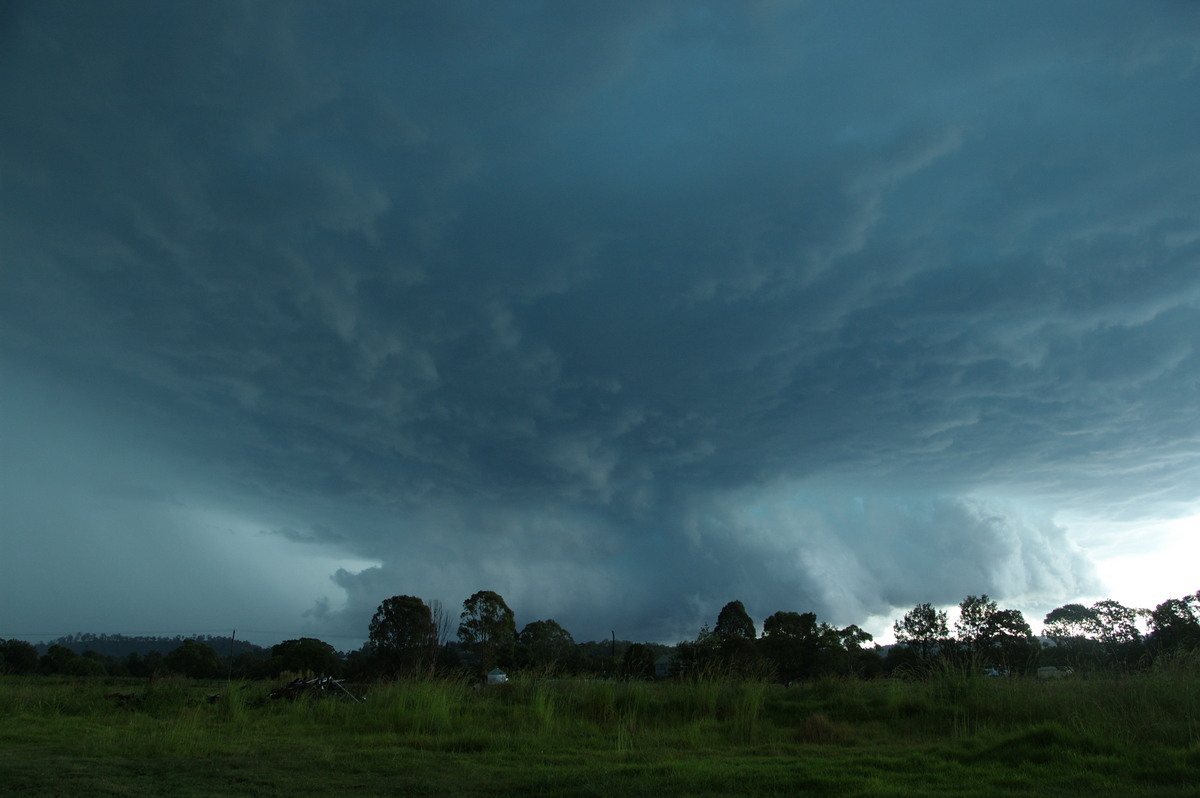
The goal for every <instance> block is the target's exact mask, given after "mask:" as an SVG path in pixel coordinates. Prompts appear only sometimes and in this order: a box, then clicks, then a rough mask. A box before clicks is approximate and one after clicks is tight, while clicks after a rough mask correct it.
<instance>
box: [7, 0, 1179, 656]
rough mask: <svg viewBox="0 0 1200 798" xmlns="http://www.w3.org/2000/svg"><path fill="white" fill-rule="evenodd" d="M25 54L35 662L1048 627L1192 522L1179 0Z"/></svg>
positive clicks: (466, 17) (770, 14)
mask: <svg viewBox="0 0 1200 798" xmlns="http://www.w3.org/2000/svg"><path fill="white" fill-rule="evenodd" d="M0 27H2V28H3V31H4V33H3V44H2V46H0V97H2V98H3V102H0V131H2V132H0V143H2V146H0V200H2V202H3V214H2V216H0V236H2V238H0V242H2V243H0V246H2V249H3V252H2V255H0V257H2V260H3V265H2V267H0V268H2V269H3V282H2V286H0V380H2V381H3V385H4V388H3V391H4V396H5V398H4V402H3V407H2V408H0V432H2V434H3V436H4V440H5V444H4V454H3V462H4V469H5V478H4V480H3V486H2V487H0V492H2V495H0V506H2V509H0V525H2V527H3V535H4V539H5V543H4V548H5V556H4V557H3V558H0V583H2V584H3V585H4V587H2V588H0V590H2V591H3V594H2V595H3V600H4V604H5V606H6V607H9V608H14V609H12V610H11V611H10V612H9V613H8V615H7V619H6V621H5V623H4V626H5V627H11V628H5V629H0V636H4V634H8V635H9V636H13V635H16V634H18V633H41V632H43V631H45V632H60V633H66V632H72V631H79V630H81V629H89V630H93V631H134V630H146V629H153V630H159V629H165V630H170V631H172V632H175V631H179V632H188V631H207V630H209V629H211V628H225V627H229V628H234V627H240V628H250V627H257V628H258V629H260V630H262V636H263V637H264V639H267V640H268V642H270V641H271V639H272V638H274V639H282V638H281V637H280V636H281V635H282V636H283V637H294V636H298V635H299V634H300V633H305V634H316V635H325V636H329V637H331V638H332V637H338V638H339V639H346V640H350V639H352V638H354V637H356V636H357V637H358V638H360V639H361V638H362V637H364V636H365V631H366V626H367V622H368V621H369V618H370V614H371V613H372V612H373V610H374V608H375V607H376V606H377V605H378V603H379V602H380V601H381V600H382V599H383V598H386V597H387V596H390V595H395V594H412V595H419V596H422V597H425V598H429V599H440V600H442V601H443V602H444V604H445V605H446V606H447V607H450V608H455V607H457V605H458V604H459V603H460V602H461V601H462V600H463V599H464V598H466V597H467V596H468V595H470V594H471V593H473V592H474V591H476V590H479V589H491V590H496V591H498V592H500V593H501V594H502V595H503V596H504V597H505V598H506V599H508V600H509V603H510V604H512V606H513V608H514V609H515V610H516V612H517V616H518V623H519V624H524V623H526V622H529V621H532V620H535V619H538V618H548V617H554V618H556V619H558V620H559V621H560V622H561V623H562V624H563V625H564V626H565V627H566V628H568V629H569V630H571V631H572V632H573V634H574V635H575V636H576V638H577V639H581V640H582V639H591V638H601V637H607V636H608V634H609V633H610V631H615V632H616V633H617V634H618V635H619V636H621V637H626V638H629V639H658V640H667V641H673V640H676V639H679V638H680V637H682V636H687V635H691V634H694V633H695V631H696V629H698V627H699V624H700V623H703V622H705V621H709V622H711V620H712V619H713V618H714V617H715V613H716V611H717V610H718V609H719V608H720V607H721V606H722V605H723V604H724V603H725V602H727V601H729V600H732V599H735V598H738V599H742V600H743V601H744V602H745V603H746V606H747V608H748V609H749V610H750V611H751V614H752V615H755V616H756V617H758V618H761V617H764V616H766V615H768V614H770V613H772V612H774V611H776V610H781V609H794V610H798V611H809V610H811V611H816V612H817V613H818V614H819V615H820V616H821V617H822V619H828V620H831V621H833V622H837V623H842V624H847V623H852V622H855V623H860V624H861V623H863V621H864V619H866V618H886V617H887V616H889V615H894V614H895V613H896V610H897V609H901V610H902V609H904V608H907V607H911V606H912V605H913V604H915V603H918V602H925V601H932V602H935V603H942V604H947V603H956V602H957V601H958V600H959V599H961V598H962V597H963V596H964V595H966V594H968V593H975V594H978V593H982V592H987V593H990V594H992V595H993V596H997V597H1001V598H1002V599H1004V600H1006V601H1008V602H1009V603H1012V604H1015V605H1017V606H1021V607H1024V608H1030V609H1040V610H1041V611H1043V612H1044V611H1045V609H1047V608H1049V607H1053V606H1056V605H1057V604H1061V603H1065V602H1067V601H1071V600H1075V599H1077V598H1079V597H1083V596H1099V595H1113V596H1114V597H1117V598H1120V597H1121V595H1122V593H1121V586H1120V585H1114V584H1108V583H1104V582H1102V581H1101V579H1100V578H1099V576H1098V575H1097V571H1096V559H1097V556H1098V552H1099V551H1100V548H1098V547H1101V545H1102V547H1103V551H1104V552H1105V554H1106V556H1107V555H1110V554H1112V553H1113V552H1119V551H1120V545H1119V543H1120V541H1119V539H1118V540H1115V541H1114V539H1112V537H1111V536H1109V537H1102V536H1100V533H1098V532H1097V533H1095V534H1093V533H1092V532H1090V531H1089V530H1091V529H1093V526H1092V525H1096V526H1094V528H1095V529H1099V528H1100V527H1099V526H1098V525H1101V524H1108V525H1111V524H1127V525H1133V526H1130V527H1129V528H1134V527H1136V525H1137V524H1138V523H1151V522H1158V521H1161V520H1163V519H1169V518H1176V517H1182V516H1187V515H1190V514H1194V513H1196V512H1197V511H1198V510H1200V508H1197V506H1196V504H1197V500H1198V499H1200V490H1198V489H1197V485H1200V481H1198V479H1197V477H1198V476H1200V456H1198V453H1200V446H1198V443H1200V427H1198V426H1197V423H1196V418H1197V415H1196V407H1197V400H1198V399H1200V394H1198V389H1200V380H1198V377H1197V375H1200V359H1198V357H1197V352H1196V342H1197V341H1198V340H1200V335H1198V333H1200V305H1198V299H1200V268H1198V267H1200V182H1198V181H1197V180H1196V175H1198V174H1200V145H1198V144H1197V138H1196V131H1197V130H1200V104H1198V103H1196V102H1195V98H1196V97H1197V96H1198V95H1200V44H1198V42H1200V35H1198V34H1200V10H1198V9H1197V8H1195V7H1194V6H1192V5H1190V4H1184V3H1170V2H1161V3H1144V4H1139V5H1138V6H1136V7H1134V6H1130V5H1128V4H1122V3H1094V2H1089V3H1082V2H1062V3H1055V4H1050V5H1047V4H1041V3H983V4H979V3H973V4H962V3H951V2H918V3H906V4H903V5H901V4H887V3H865V2H864V3H839V4H826V3H811V4H810V3H802V2H797V3H776V2H760V3H740V4H737V5H728V4H724V3H686V4H684V3H651V2H637V3H628V4H624V3H604V4H591V3H570V4H560V3H544V4H543V3H519V4H504V3H467V2H463V3H458V2H449V3H408V4H391V3H379V4H376V3H366V2H355V3H348V4H340V5H338V6H331V5H329V4H324V3H299V2H287V3H195V4H178V3H171V4H161V3H144V2H126V3H117V2H106V3H89V4H78V3H53V2H50V3H37V4H25V5H22V4H15V5H9V6H8V11H7V12H6V17H5V18H4V19H3V21H2V22H0ZM1112 528H1113V527H1111V526H1105V527H1104V529H1106V530H1109V529H1112ZM1121 528H1125V527H1121ZM1118 537H1119V536H1118ZM1131 539H1132V538H1131ZM1137 540H1138V545H1144V539H1142V538H1138V539H1137ZM1126 553H1128V552H1126ZM1194 587H1195V586H1194V585H1193V586H1190V587H1189V586H1182V587H1181V588H1180V590H1178V591H1173V592H1167V593H1166V594H1164V595H1163V596H1162V598H1163V599H1165V598H1168V597H1170V596H1171V595H1174V594H1175V593H1176V592H1182V591H1183V590H1187V589H1194ZM1106 591H1107V592H1106ZM135 597H136V598H135ZM1031 614H1032V613H1031ZM883 628H886V624H882V625H881V626H877V627H876V628H874V629H873V630H872V631H876V632H877V633H878V632H879V631H881V630H882V629H883Z"/></svg>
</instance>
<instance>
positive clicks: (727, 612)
mask: <svg viewBox="0 0 1200 798" xmlns="http://www.w3.org/2000/svg"><path fill="white" fill-rule="evenodd" d="M713 634H714V635H716V636H717V637H718V638H720V639H721V640H722V641H727V640H753V639H754V638H755V637H757V636H758V632H757V631H755V629H754V621H752V620H750V614H749V613H748V612H746V608H745V607H744V606H743V605H742V602H740V601H731V602H729V603H728V604H726V605H725V606H724V607H722V608H721V612H720V613H718V614H717V625H716V626H714V627H713Z"/></svg>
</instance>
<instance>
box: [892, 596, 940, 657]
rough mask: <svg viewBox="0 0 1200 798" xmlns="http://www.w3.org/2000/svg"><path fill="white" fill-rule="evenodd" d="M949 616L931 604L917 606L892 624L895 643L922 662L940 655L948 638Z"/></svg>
mask: <svg viewBox="0 0 1200 798" xmlns="http://www.w3.org/2000/svg"><path fill="white" fill-rule="evenodd" d="M948 619H949V616H948V615H947V614H946V612H945V611H944V610H939V609H937V608H935V607H934V606H933V605H932V604H928V603H926V604H918V605H917V606H915V607H913V608H912V609H911V610H909V611H908V612H906V613H905V614H904V617H903V618H901V619H900V620H898V621H896V622H895V623H894V624H892V631H893V632H894V633H895V635H896V641H897V642H898V643H900V644H902V645H905V646H908V647H909V648H911V649H912V650H913V651H915V652H916V653H917V655H918V656H920V657H921V658H922V659H924V660H928V659H931V658H932V657H933V656H934V655H936V654H939V653H942V652H943V651H944V649H945V647H946V641H947V639H948V638H949V637H950V628H949V626H948V625H947V621H948Z"/></svg>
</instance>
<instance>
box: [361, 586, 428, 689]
mask: <svg viewBox="0 0 1200 798" xmlns="http://www.w3.org/2000/svg"><path fill="white" fill-rule="evenodd" d="M367 645H368V647H369V649H370V655H371V656H372V657H373V658H374V660H375V662H376V664H377V665H378V667H379V669H380V670H381V671H382V672H384V673H386V674H389V675H399V674H404V675H410V676H411V675H417V674H420V673H427V672H429V671H431V670H432V668H433V666H434V663H435V662H436V660H437V654H438V648H439V646H438V629H437V624H436V623H435V621H434V617H433V612H432V611H431V610H430V608H429V605H427V604H426V603H425V602H424V601H422V600H421V599H419V598H417V597H416V596H392V597H391V598H387V599H384V600H383V602H382V603H381V604H380V605H379V608H378V609H376V610H375V615H374V617H373V618H371V626H370V628H369V630H368V636H367Z"/></svg>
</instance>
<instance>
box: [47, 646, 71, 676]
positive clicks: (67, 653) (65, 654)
mask: <svg viewBox="0 0 1200 798" xmlns="http://www.w3.org/2000/svg"><path fill="white" fill-rule="evenodd" d="M78 658H79V655H78V654H76V653H75V652H74V651H72V650H71V649H69V648H67V647H66V646H60V645H58V644H55V645H52V646H50V648H48V649H46V653H45V654H43V655H42V656H41V658H40V659H39V660H38V671H39V672H41V673H70V672H71V663H72V662H73V661H75V660H76V659H78Z"/></svg>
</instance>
